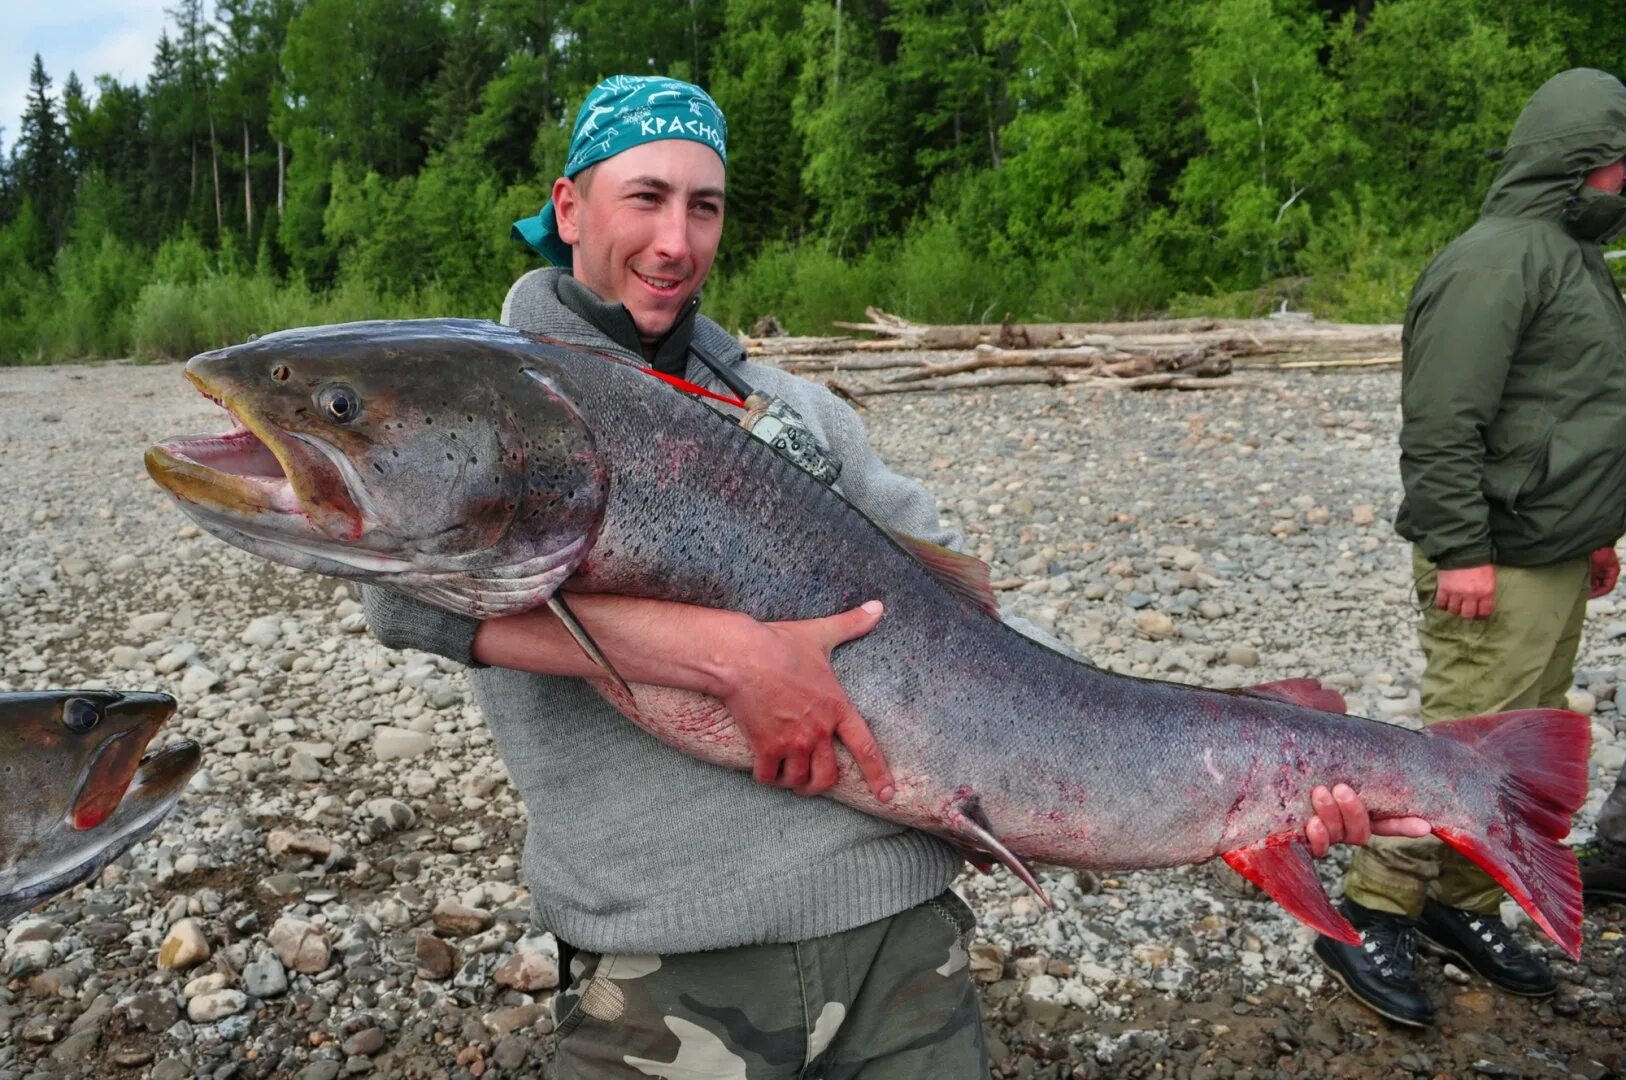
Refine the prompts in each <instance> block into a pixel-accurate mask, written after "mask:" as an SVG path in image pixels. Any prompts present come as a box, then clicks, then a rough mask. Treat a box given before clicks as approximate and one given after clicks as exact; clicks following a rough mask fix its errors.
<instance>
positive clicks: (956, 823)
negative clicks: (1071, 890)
mask: <svg viewBox="0 0 1626 1080" xmlns="http://www.w3.org/2000/svg"><path fill="white" fill-rule="evenodd" d="M944 823H945V824H946V825H947V826H948V829H949V831H950V832H951V833H952V834H953V835H954V837H955V839H956V840H957V841H959V844H958V845H957V846H959V847H960V848H961V849H962V850H964V849H965V848H970V849H972V850H973V851H976V852H982V853H985V854H986V855H987V856H988V857H989V859H990V860H992V859H997V860H998V861H999V862H1002V863H1004V864H1005V865H1006V866H1007V867H1009V868H1010V871H1011V873H1013V874H1015V875H1016V876H1017V878H1018V879H1020V880H1021V882H1022V884H1024V885H1026V886H1027V887H1028V888H1030V889H1032V890H1033V895H1034V896H1037V897H1038V898H1039V900H1040V902H1041V903H1043V904H1044V906H1045V907H1055V905H1054V904H1052V903H1051V902H1050V897H1049V895H1048V894H1046V893H1045V891H1044V888H1043V886H1041V885H1040V884H1039V879H1038V878H1036V877H1034V876H1033V871H1032V870H1030V869H1028V864H1027V863H1025V862H1023V861H1022V860H1021V858H1020V857H1019V856H1017V855H1016V854H1015V853H1014V852H1012V851H1011V849H1010V848H1008V847H1006V846H1005V845H1004V844H1002V843H1000V840H999V837H997V836H995V835H994V834H993V833H992V832H990V831H989V828H988V816H987V815H986V814H984V813H983V812H982V807H981V805H979V804H978V802H977V800H976V799H963V800H961V801H960V802H958V803H955V804H954V805H953V806H952V807H950V808H949V812H948V815H947V817H946V819H945V822H944ZM967 858H970V859H971V865H973V866H975V867H976V868H977V869H979V870H981V871H982V872H983V873H987V872H988V871H989V870H990V869H992V867H993V862H992V861H988V860H983V861H979V860H978V859H976V858H973V857H971V856H967Z"/></svg>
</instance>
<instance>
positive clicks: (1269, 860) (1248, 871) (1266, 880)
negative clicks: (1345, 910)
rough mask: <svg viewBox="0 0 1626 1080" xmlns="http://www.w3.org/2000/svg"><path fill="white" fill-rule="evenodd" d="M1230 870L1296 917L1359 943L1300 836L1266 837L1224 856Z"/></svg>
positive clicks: (1308, 848)
mask: <svg viewBox="0 0 1626 1080" xmlns="http://www.w3.org/2000/svg"><path fill="white" fill-rule="evenodd" d="M1222 857H1223V858H1224V859H1225V861H1226V862H1227V863H1229V864H1230V866H1231V869H1233V870H1235V871H1236V872H1237V873H1239V874H1241V875H1242V876H1243V877H1245V878H1247V879H1248V880H1249V881H1251V882H1253V883H1254V884H1255V885H1257V886H1259V887H1260V888H1261V889H1263V890H1265V892H1267V893H1269V894H1270V898H1271V899H1272V900H1274V901H1276V902H1277V903H1278V904H1280V905H1282V907H1284V908H1286V909H1287V911H1288V913H1289V914H1290V915H1292V916H1293V917H1294V918H1297V919H1300V920H1302V921H1303V922H1306V923H1308V924H1309V925H1310V926H1312V927H1314V928H1315V929H1317V930H1319V931H1321V932H1322V933H1323V934H1326V935H1327V936H1328V937H1330V938H1336V939H1337V940H1339V941H1342V942H1343V943H1344V944H1346V945H1359V944H1360V943H1361V935H1360V934H1359V933H1358V932H1356V930H1355V927H1353V926H1351V925H1350V923H1349V920H1348V919H1346V918H1344V917H1343V916H1342V915H1340V914H1339V913H1338V910H1337V909H1336V908H1334V907H1333V906H1332V901H1331V900H1329V899H1328V898H1327V890H1325V889H1323V888H1322V887H1321V878H1320V877H1318V876H1317V875H1316V872H1315V860H1314V859H1312V858H1311V857H1310V845H1309V844H1307V843H1305V842H1304V839H1303V838H1302V837H1297V836H1292V837H1289V836H1267V837H1266V838H1265V839H1263V840H1260V841H1258V842H1257V843H1253V844H1249V845H1248V846H1247V847H1240V848H1236V849H1235V850H1232V851H1227V852H1225V853H1224V855H1223V856H1222Z"/></svg>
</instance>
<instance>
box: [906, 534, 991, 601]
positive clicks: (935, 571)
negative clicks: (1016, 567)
mask: <svg viewBox="0 0 1626 1080" xmlns="http://www.w3.org/2000/svg"><path fill="white" fill-rule="evenodd" d="M888 535H889V536H891V537H892V539H893V540H894V541H896V542H897V545H898V546H899V547H901V548H903V550H905V551H907V552H908V553H909V554H910V555H912V556H914V559H915V561H916V562H918V563H920V565H922V566H924V567H925V568H926V569H927V571H928V572H929V573H930V574H931V575H932V577H934V578H936V579H937V582H938V584H940V585H942V586H943V587H944V588H945V589H947V590H948V591H949V592H951V593H953V594H954V595H955V596H958V597H961V598H962V599H965V600H969V601H970V602H971V603H973V604H975V605H976V606H977V607H980V608H982V610H984V611H986V612H987V613H988V614H990V615H995V616H997V615H998V614H999V600H998V598H996V597H995V596H994V587H993V584H992V578H991V576H990V574H989V571H988V564H987V563H985V562H983V561H982V560H981V559H977V558H973V557H972V556H970V555H963V554H961V553H960V552H958V551H955V550H954V549H953V548H946V547H944V546H943V545H942V544H934V543H932V542H931V541H930V540H922V539H920V538H919V537H918V536H910V535H909V534H908V533H900V532H891V531H888Z"/></svg>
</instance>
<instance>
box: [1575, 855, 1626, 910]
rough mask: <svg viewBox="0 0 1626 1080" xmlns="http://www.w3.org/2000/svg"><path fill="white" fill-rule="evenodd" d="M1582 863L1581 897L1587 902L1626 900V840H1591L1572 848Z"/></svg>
mask: <svg viewBox="0 0 1626 1080" xmlns="http://www.w3.org/2000/svg"><path fill="white" fill-rule="evenodd" d="M1575 857H1576V859H1578V860H1579V861H1580V863H1581V897H1582V899H1584V900H1585V901H1586V902H1587V903H1589V904H1609V903H1615V904H1619V903H1622V902H1626V844H1612V843H1610V842H1609V841H1607V840H1594V841H1592V842H1591V843H1589V844H1581V845H1580V846H1579V847H1577V848H1576V849H1575Z"/></svg>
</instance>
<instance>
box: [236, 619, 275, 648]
mask: <svg viewBox="0 0 1626 1080" xmlns="http://www.w3.org/2000/svg"><path fill="white" fill-rule="evenodd" d="M281 636H282V623H281V621H280V620H278V619H274V618H271V617H270V616H262V617H260V618H258V619H254V620H252V621H251V622H250V623H249V624H248V626H247V627H245V628H244V630H243V632H242V633H241V634H239V635H238V637H237V640H238V641H241V642H242V643H243V644H244V645H252V646H254V647H255V648H257V649H269V648H270V647H271V646H273V645H275V644H276V643H277V639H278V638H280V637H281Z"/></svg>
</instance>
